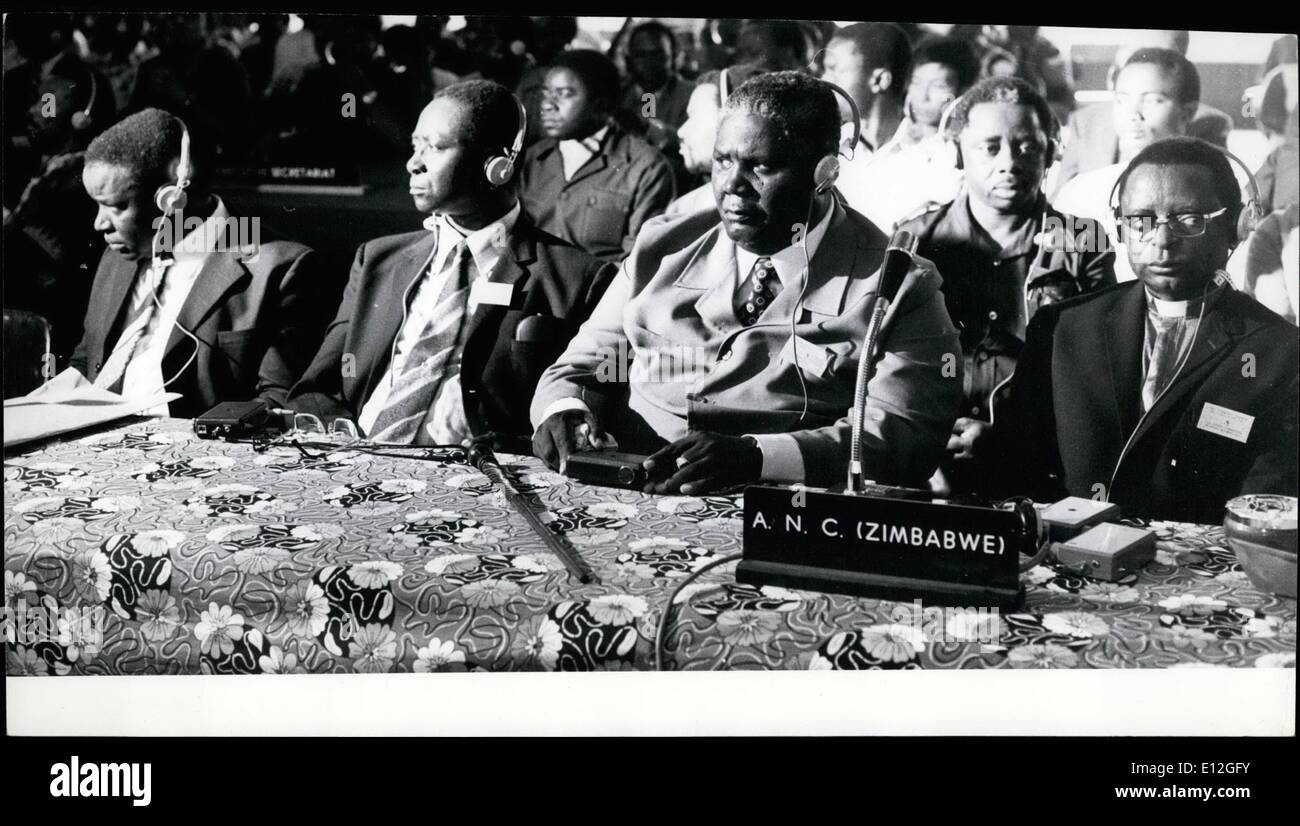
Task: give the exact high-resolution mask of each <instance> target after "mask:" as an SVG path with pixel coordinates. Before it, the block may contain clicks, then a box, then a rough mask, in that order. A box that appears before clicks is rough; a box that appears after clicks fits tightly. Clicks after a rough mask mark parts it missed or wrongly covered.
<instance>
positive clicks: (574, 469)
mask: <svg viewBox="0 0 1300 826" xmlns="http://www.w3.org/2000/svg"><path fill="white" fill-rule="evenodd" d="M645 459H646V457H644V456H641V455H640V454H636V453H621V452H619V451H617V450H584V451H579V452H577V453H570V454H569V455H568V456H567V457H566V458H565V459H564V461H562V462H560V473H563V474H564V475H565V476H568V477H569V478H570V479H577V480H578V481H580V482H587V483H588V484H592V485H605V486H606V487H614V488H630V489H632V490H641V489H642V488H644V487H645V485H646V482H648V481H649V476H648V475H647V474H646V470H645V468H644V467H642V463H643V462H645Z"/></svg>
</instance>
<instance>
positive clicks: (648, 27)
mask: <svg viewBox="0 0 1300 826" xmlns="http://www.w3.org/2000/svg"><path fill="white" fill-rule="evenodd" d="M638 34H648V35H651V36H652V37H654V38H655V39H657V40H667V41H668V65H669V66H670V67H676V66H677V36H676V35H675V34H673V30H672V29H670V28H668V27H667V26H665V25H664V24H663V23H660V22H659V21H658V20H647V21H645V22H644V23H638V24H636V25H635V26H633V27H632V31H631V32H630V33H628V36H627V48H628V49H631V48H632V41H633V40H635V39H636V36H637V35H638Z"/></svg>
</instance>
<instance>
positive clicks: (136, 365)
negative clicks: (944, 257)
mask: <svg viewBox="0 0 1300 826" xmlns="http://www.w3.org/2000/svg"><path fill="white" fill-rule="evenodd" d="M213 197H214V198H216V201H217V208H216V209H214V210H213V211H212V214H211V215H210V216H208V219H207V220H206V221H204V222H203V224H202V225H201V226H198V227H195V228H194V230H193V231H192V232H190V233H189V234H187V235H185V236H184V237H183V238H182V239H181V241H180V243H178V244H176V245H175V249H173V250H172V254H173V257H174V258H175V261H174V262H173V263H172V264H171V265H170V266H168V267H167V272H166V275H165V277H164V279H163V285H162V290H160V291H159V292H158V303H159V304H160V305H161V307H158V306H155V307H154V312H153V315H152V316H151V317H150V319H149V323H148V325H146V326H145V329H144V334H143V335H142V336H141V337H140V341H139V343H137V344H136V345H135V352H134V353H133V354H132V356H131V360H130V361H129V362H128V363H127V365H126V371H125V372H124V373H123V374H122V395H123V396H125V397H128V398H130V397H133V396H149V395H153V394H154V393H157V392H159V390H160V389H161V388H162V386H163V382H164V381H166V380H167V379H170V378H171V376H167V377H164V376H163V374H162V361H163V355H164V354H165V353H166V351H167V341H168V340H169V339H170V338H171V335H172V329H173V328H174V327H175V326H176V319H177V318H178V317H179V316H180V314H181V308H182V307H184V306H185V301H186V299H188V298H189V295H190V291H191V290H192V289H193V288H194V283H195V282H196V281H197V280H198V277H199V272H200V271H201V270H202V269H203V264H204V263H205V262H206V261H207V257H208V255H210V254H212V253H213V252H216V251H217V245H218V243H219V242H220V241H221V240H222V238H223V236H224V235H225V233H224V232H223V230H224V229H225V227H226V221H227V219H228V218H229V217H230V212H229V211H228V210H227V209H226V205H225V203H224V202H222V200H221V199H220V198H218V197H217V196H215V195H214V196H213ZM144 275H145V276H146V277H143V278H137V279H136V281H135V286H134V287H132V290H131V305H130V308H129V309H128V310H127V316H126V317H127V318H131V317H133V316H134V315H135V314H136V312H137V311H138V310H139V308H140V307H143V306H144V305H145V303H147V302H152V301H153V291H152V289H151V287H152V284H153V282H154V279H153V278H149V277H147V276H148V275H149V273H144ZM183 346H190V347H197V346H198V345H197V344H194V343H193V342H192V341H190V342H188V344H187V345H183ZM168 412H169V408H168V405H167V404H166V403H163V404H160V405H158V406H157V407H153V408H150V409H149V410H146V411H144V415H146V416H166V415H168Z"/></svg>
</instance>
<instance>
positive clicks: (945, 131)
mask: <svg viewBox="0 0 1300 826" xmlns="http://www.w3.org/2000/svg"><path fill="white" fill-rule="evenodd" d="M968 94H970V90H967V91H966V94H962V95H958V96H957V97H955V98H953V100H952V102H951V103H949V104H948V105H947V106H946V107H944V110H943V114H941V115H940V116H939V137H941V138H943V139H944V140H945V141H947V142H948V143H950V144H952V148H953V153H954V155H955V157H956V158H957V168H958V169H964V168H965V166H966V162H965V161H964V160H963V159H962V155H961V141H960V140H958V136H957V135H956V134H954V133H953V132H951V131H950V130H949V128H948V121H949V120H950V119H951V118H952V113H953V112H955V111H957V107H958V106H959V105H960V104H961V102H962V100H963V99H964V98H965V97H966V95H968ZM997 102H998V101H989V103H997ZM1016 105H1017V106H1029V107H1030V108H1034V107H1033V105H1032V104H1029V103H1024V102H1021V103H1018V104H1016ZM1034 111H1035V112H1037V111H1038V110H1037V109H1036V108H1035V109H1034ZM1047 111H1048V112H1049V113H1050V115H1051V117H1050V119H1049V120H1048V122H1047V123H1045V124H1043V125H1042V126H1043V130H1044V131H1045V132H1047V148H1046V150H1045V152H1044V155H1045V156H1046V157H1047V168H1049V169H1050V168H1051V166H1052V164H1054V163H1056V162H1057V161H1059V160H1061V154H1062V147H1061V121H1060V119H1059V118H1057V117H1056V113H1055V112H1053V111H1052V107H1050V106H1048V107H1047Z"/></svg>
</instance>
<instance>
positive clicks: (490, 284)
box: [469, 280, 515, 307]
mask: <svg viewBox="0 0 1300 826" xmlns="http://www.w3.org/2000/svg"><path fill="white" fill-rule="evenodd" d="M514 296H515V285H514V284H502V283H500V282H497V281H486V280H479V281H475V282H474V283H473V284H472V285H471V286H470V288H469V303H470V305H471V306H478V305H479V304H494V305H496V306H498V307H509V306H510V302H511V301H512V300H514Z"/></svg>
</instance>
